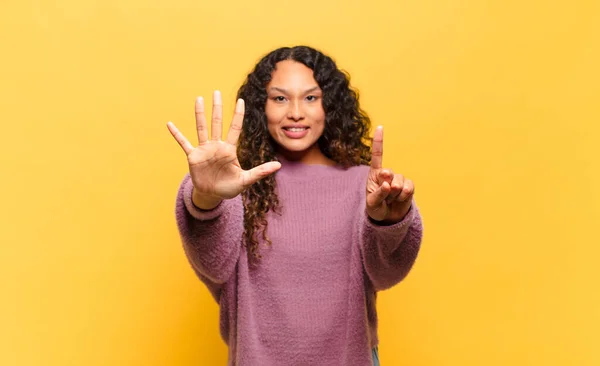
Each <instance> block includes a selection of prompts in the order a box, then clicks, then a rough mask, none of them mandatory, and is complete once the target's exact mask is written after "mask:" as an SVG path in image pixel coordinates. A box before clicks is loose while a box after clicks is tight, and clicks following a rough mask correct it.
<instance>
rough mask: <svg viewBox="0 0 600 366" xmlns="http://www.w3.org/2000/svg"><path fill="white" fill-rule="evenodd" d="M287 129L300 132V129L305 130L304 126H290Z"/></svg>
mask: <svg viewBox="0 0 600 366" xmlns="http://www.w3.org/2000/svg"><path fill="white" fill-rule="evenodd" d="M287 130H288V131H292V132H302V131H304V130H306V128H305V127H300V128H299V127H291V128H288V129H287Z"/></svg>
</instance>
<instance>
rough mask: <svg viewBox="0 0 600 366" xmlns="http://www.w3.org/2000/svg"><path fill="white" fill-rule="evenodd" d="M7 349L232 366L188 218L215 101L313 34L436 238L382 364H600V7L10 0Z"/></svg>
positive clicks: (1, 66) (3, 27)
mask: <svg viewBox="0 0 600 366" xmlns="http://www.w3.org/2000/svg"><path fill="white" fill-rule="evenodd" d="M0 40H1V50H2V52H1V56H0V121H1V123H2V131H1V132H0V152H1V154H0V159H1V160H0V164H1V170H0V175H1V178H0V185H1V186H0V203H1V206H2V209H1V210H0V243H1V245H0V291H1V294H2V301H1V302H0V364H2V365H47V366H53V365H89V366H91V365H127V366H130V365H224V364H225V361H226V347H225V345H224V344H223V342H222V341H221V340H220V339H219V336H218V319H217V306H216V304H215V303H214V301H213V300H212V299H211V298H210V296H209V294H208V291H206V290H205V289H204V287H203V286H202V284H201V283H200V282H199V281H198V280H197V279H196V278H195V277H194V274H193V272H192V270H191V268H190V267H189V265H188V264H187V262H186V260H185V257H184V254H183V250H182V249H181V245H180V242H179V238H178V234H177V231H176V227H175V222H174V216H173V208H174V198H175V193H176V189H177V187H178V184H179V181H180V179H181V178H182V176H183V174H184V173H185V172H186V168H187V166H186V161H185V157H184V155H183V154H182V152H181V151H180V148H179V147H178V146H177V145H176V143H175V141H174V140H172V137H171V136H170V135H169V133H168V131H167V129H166V127H165V124H166V122H167V121H169V120H172V121H174V122H175V123H176V124H177V125H178V126H179V127H180V128H181V129H182V130H183V131H184V132H185V133H186V134H187V135H188V136H190V137H193V136H194V135H193V132H194V118H193V101H194V98H195V97H196V96H197V95H204V96H206V97H208V98H210V94H211V92H212V90H214V89H217V88H218V89H221V90H222V91H223V96H224V100H225V102H226V110H227V113H226V120H228V119H229V118H230V117H231V115H232V113H231V111H232V109H233V102H234V98H235V92H236V90H237V88H238V87H239V85H240V83H241V82H242V81H243V79H244V77H245V75H246V74H247V73H248V72H249V71H250V69H251V68H252V66H253V65H254V63H255V62H256V61H257V60H258V59H259V58H260V57H261V56H262V55H263V54H264V53H266V52H268V51H269V50H271V49H273V48H275V47H279V46H282V45H294V44H308V45H312V46H315V47H317V48H320V49H322V50H323V51H325V52H327V53H329V54H331V55H332V56H333V57H334V58H335V59H336V60H337V61H338V64H339V66H340V67H342V68H344V69H346V70H348V71H349V72H350V73H351V75H352V82H353V84H354V85H355V86H357V87H358V88H359V89H360V91H361V95H362V99H361V100H362V103H363V106H364V107H365V109H366V110H367V111H368V112H369V113H370V115H371V117H372V119H373V121H374V123H375V124H383V125H384V126H385V128H386V154H385V156H384V163H385V165H387V166H389V167H391V168H393V169H394V170H396V171H399V172H401V173H403V174H405V175H406V176H408V177H409V178H411V179H413V180H414V181H415V184H416V192H417V193H416V199H417V200H418V202H419V204H420V207H421V209H422V214H423V219H424V223H425V229H426V232H425V239H424V242H423V248H422V252H421V254H420V257H419V258H418V261H417V263H416V265H415V267H414V269H413V271H412V273H411V274H410V275H409V276H408V278H407V279H406V280H405V281H404V282H403V283H402V284H401V285H399V286H397V287H396V288H394V289H392V290H390V291H387V292H384V293H382V296H381V301H380V305H379V309H380V320H381V340H382V343H381V347H380V352H381V358H382V365H384V366H393V365H413V366H417V365H423V366H425V365H432V366H433V365H435V366H439V365H457V366H476V365H477V366H479V365H488V366H492V365H503V366H504V365H598V364H600V351H598V348H597V347H598V344H599V342H600V335H599V329H600V296H599V293H600V291H599V283H598V282H599V281H598V279H600V270H599V269H598V267H597V262H598V257H599V254H600V249H599V247H600V235H599V234H598V224H599V223H600V194H599V193H598V187H599V186H600V173H599V172H600V169H599V168H600V166H599V164H598V159H599V156H600V154H599V152H600V151H599V148H598V145H599V141H600V129H599V127H598V123H599V122H600V108H599V106H598V100H599V97H600V90H599V89H600V88H599V85H600V73H599V71H598V69H599V67H598V65H600V3H598V2H597V1H595V0H589V1H537V0H533V1H526V2H523V1H516V0H509V1H499V0H497V1H481V0H455V1H439V0H424V1H418V2H417V1H370V2H359V1H342V0H336V1H318V2H270V1H264V0H260V1H251V2H248V1H241V0H232V1H223V2H218V1H211V2H208V1H198V0H196V1H190V0H173V1H155V0H145V1H139V0H130V1H125V2H123V1H115V0H103V1H97V0H90V1H83V2H81V1H73V0H62V1H33V0H25V1H17V0H3V1H2V2H1V4H0Z"/></svg>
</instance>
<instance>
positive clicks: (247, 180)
mask: <svg viewBox="0 0 600 366" xmlns="http://www.w3.org/2000/svg"><path fill="white" fill-rule="evenodd" d="M279 168H281V163H280V162H278V161H270V162H268V163H264V164H261V165H259V166H257V167H254V168H252V169H250V170H244V171H243V172H242V184H243V185H244V188H246V187H249V186H251V185H253V184H254V183H256V182H258V181H259V180H261V179H263V178H265V177H268V176H269V175H271V174H273V173H275V172H276V171H278V170H279Z"/></svg>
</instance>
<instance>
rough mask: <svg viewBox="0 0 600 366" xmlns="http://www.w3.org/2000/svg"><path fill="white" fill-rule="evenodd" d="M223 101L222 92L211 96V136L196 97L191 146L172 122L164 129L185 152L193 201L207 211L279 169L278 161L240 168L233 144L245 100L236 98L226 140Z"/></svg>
mask: <svg viewBox="0 0 600 366" xmlns="http://www.w3.org/2000/svg"><path fill="white" fill-rule="evenodd" d="M222 120H223V103H222V100H221V93H220V92H219V91H215V92H214V95H213V109H212V120H211V132H212V134H211V138H210V139H209V138H208V128H207V126H206V118H205V115H204V100H203V98H202V97H198V98H197V99H196V130H197V132H198V146H196V147H194V146H193V145H192V144H191V143H190V142H189V141H188V140H187V139H186V138H185V136H183V134H182V133H181V132H180V131H179V130H178V129H177V127H175V125H174V124H173V123H172V122H169V123H167V128H168V129H169V131H170V132H171V134H172V135H173V137H174V138H175V140H177V142H178V143H179V145H180V146H181V148H182V149H183V151H184V152H185V154H186V155H187V160H188V165H189V171H190V176H191V178H192V183H193V184H194V193H193V201H194V204H195V205H196V206H197V207H199V208H201V209H204V210H210V209H213V208H215V207H216V206H218V205H219V203H220V202H221V201H222V200H224V199H230V198H233V197H236V196H237V195H238V194H240V193H241V192H242V191H243V190H244V189H245V188H247V187H249V186H250V185H252V184H254V183H255V182H257V181H258V180H260V179H262V178H265V177H266V176H268V175H270V174H272V173H274V172H276V171H277V170H279V168H281V164H280V163H279V162H268V163H264V164H262V165H259V166H257V167H254V168H252V169H250V170H243V169H242V168H241V166H240V163H239V161H238V158H237V154H236V144H237V142H238V139H239V136H240V132H241V131H242V123H243V122H244V101H243V100H242V99H239V100H238V101H237V104H236V107H235V114H234V116H233V120H232V122H231V127H230V128H229V132H228V133H227V139H226V140H225V141H221V135H222Z"/></svg>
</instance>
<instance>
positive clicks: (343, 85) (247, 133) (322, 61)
mask: <svg viewBox="0 0 600 366" xmlns="http://www.w3.org/2000/svg"><path fill="white" fill-rule="evenodd" d="M284 60H293V61H296V62H300V63H302V64H304V65H306V66H307V67H309V68H310V69H312V70H313V76H314V78H315V80H316V81H317V83H318V84H319V87H320V88H321V90H322V91H323V99H322V103H323V110H324V111H325V128H324V131H323V135H322V136H321V137H320V139H319V140H318V145H319V148H320V149H321V152H323V154H324V155H325V156H327V157H328V158H329V159H331V160H333V161H335V162H336V163H338V164H339V165H341V166H343V167H345V168H347V167H350V166H354V165H361V164H369V163H370V162H371V149H370V144H371V140H372V139H371V138H370V137H369V129H370V127H371V121H370V119H369V117H368V115H367V114H366V113H365V112H364V111H363V110H362V109H361V108H360V106H359V102H358V91H357V90H355V89H354V88H351V87H350V76H349V75H348V73H346V72H345V71H342V70H340V69H338V67H337V65H336V64H335V62H334V61H333V60H332V59H331V58H330V57H329V56H327V55H325V54H323V53H322V52H320V51H318V50H316V49H314V48H311V47H307V46H296V47H282V48H278V49H276V50H274V51H272V52H270V53H269V54H267V55H266V56H264V57H263V58H262V59H261V60H260V61H259V62H258V64H256V66H255V68H254V70H253V71H252V72H251V73H250V74H249V75H248V77H247V79H246V80H245V82H244V83H243V85H242V86H241V87H240V89H239V91H238V94H237V97H238V98H242V99H243V100H244V102H245V104H246V113H245V115H244V123H243V128H242V132H241V134H240V139H239V145H238V147H237V155H238V159H239V161H240V164H241V166H242V168H243V169H251V168H253V167H255V166H257V165H260V164H263V163H266V162H269V161H273V160H277V158H276V155H275V154H276V149H277V143H276V142H275V141H274V140H273V138H272V137H271V135H270V134H269V131H268V129H267V116H266V114H265V105H266V102H267V90H266V87H267V84H268V83H269V82H270V81H271V76H272V73H273V71H274V70H275V67H276V65H277V63H278V62H280V61H284ZM367 143H368V144H369V145H367ZM275 174H277V173H275ZM275 188H276V181H275V175H274V174H272V175H270V176H268V177H267V178H264V179H262V180H260V181H258V182H257V183H254V184H253V185H252V186H250V187H249V188H248V189H246V190H244V192H243V193H242V200H243V203H244V244H245V245H246V247H247V248H248V250H249V251H250V253H251V254H252V255H253V256H254V257H255V258H260V254H259V253H258V246H259V241H258V239H257V238H256V236H257V234H258V233H259V231H260V230H262V238H263V240H264V241H265V242H267V243H268V244H269V245H270V244H271V240H270V239H269V238H268V236H267V227H268V222H267V220H266V214H267V212H269V210H273V211H274V212H277V208H278V207H279V199H278V197H277V194H276V192H275Z"/></svg>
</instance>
